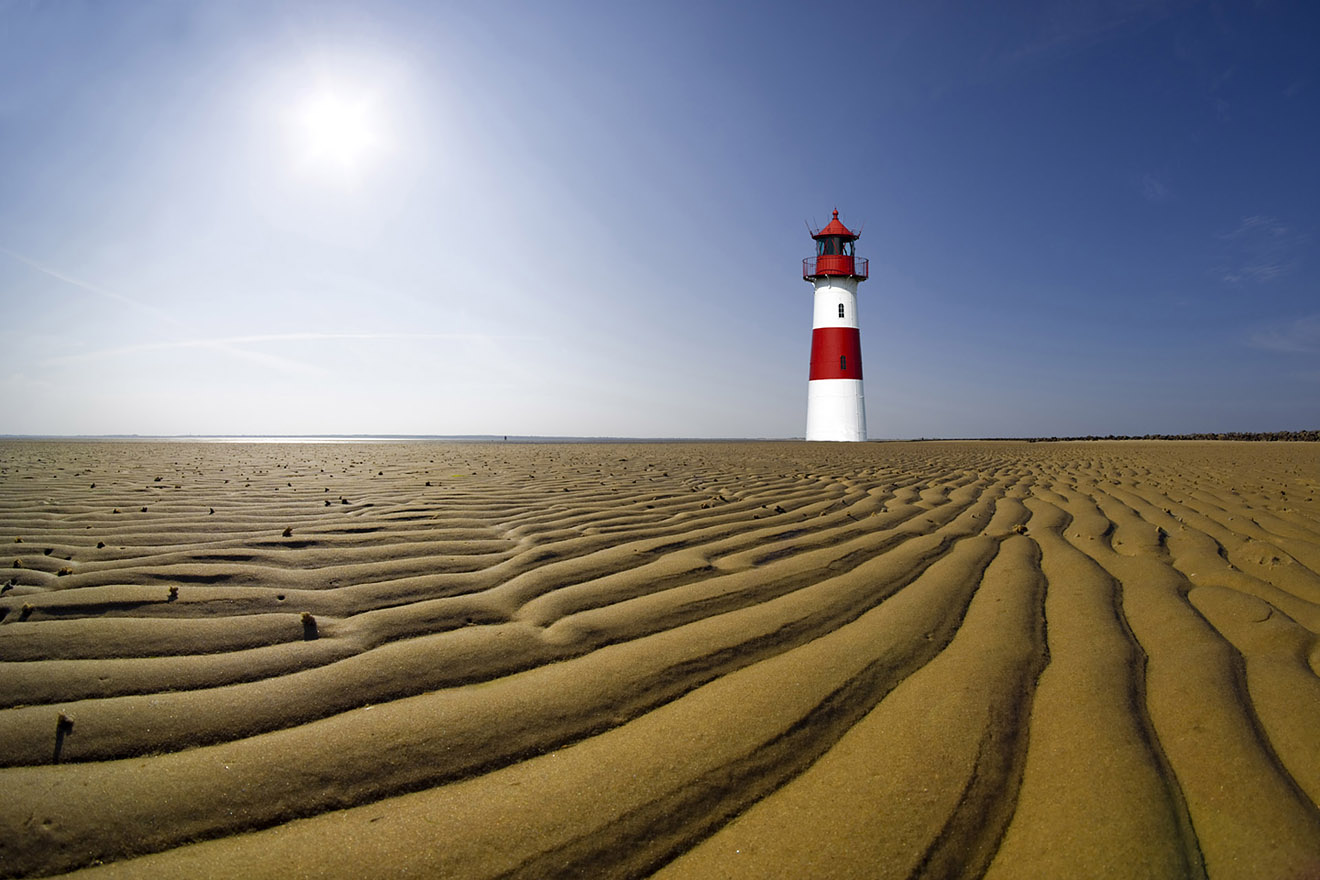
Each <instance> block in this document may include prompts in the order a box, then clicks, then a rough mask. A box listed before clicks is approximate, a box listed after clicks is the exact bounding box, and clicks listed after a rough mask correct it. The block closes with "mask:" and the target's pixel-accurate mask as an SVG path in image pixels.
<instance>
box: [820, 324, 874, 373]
mask: <svg viewBox="0 0 1320 880" xmlns="http://www.w3.org/2000/svg"><path fill="white" fill-rule="evenodd" d="M811 378H812V379H860V378H862V336H861V334H860V333H859V332H857V328H856V327H817V328H816V329H814V330H812V331H811Z"/></svg>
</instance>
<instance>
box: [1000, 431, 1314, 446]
mask: <svg viewBox="0 0 1320 880" xmlns="http://www.w3.org/2000/svg"><path fill="white" fill-rule="evenodd" d="M986 439H994V440H1024V441H1026V442H1027V443H1053V442H1056V441H1061V440H1266V441H1275V440H1300V441H1304V442H1308V443H1315V442H1320V430H1315V431H1228V432H1224V433H1219V434H1140V435H1137V434H1107V435H1105V436H1103V437H1100V436H1097V435H1094V434H1088V435H1087V436H1085V437H994V438H986Z"/></svg>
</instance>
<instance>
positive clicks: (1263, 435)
mask: <svg viewBox="0 0 1320 880" xmlns="http://www.w3.org/2000/svg"><path fill="white" fill-rule="evenodd" d="M14 440H20V441H22V440H60V441H127V442H147V443H155V442H183V443H802V442H805V441H804V440H803V439H802V438H801V437H557V436H538V435H514V434H509V435H507V436H505V435H502V434H0V441H14ZM969 440H974V441H978V442H996V441H997V442H1004V443H1063V442H1073V443H1076V442H1085V441H1096V440H1236V441H1249V442H1279V441H1284V442H1303V443H1315V442H1320V429H1317V430H1305V431H1223V432H1217V433H1200V434H1105V435H1099V434H1087V435H1084V436H1069V437H912V438H898V437H886V438H877V439H873V440H868V441H866V442H868V443H926V442H930V443H938V442H962V441H969Z"/></svg>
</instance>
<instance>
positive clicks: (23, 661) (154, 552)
mask: <svg viewBox="0 0 1320 880" xmlns="http://www.w3.org/2000/svg"><path fill="white" fill-rule="evenodd" d="M1317 498H1320V444H1294V443H1196V442H1148V443H1142V442H1112V443H1106V442H1095V443H1057V444H1053V443H1052V444H1044V443H1042V444H1025V443H919V444H918V443H912V444H898V443H893V444H878V443H872V444H855V445H825V444H805V443H723V444H721V443H709V444H665V443H662V444H617V445H614V444H599V445H589V444H564V445H555V444H544V445H503V444H489V445H482V444H469V445H459V444H415V445H408V444H351V445H310V444H309V445H242V444H203V443H193V444H189V443H101V442H86V443H38V442H21V443H20V442H15V443H6V444H2V445H0V541H3V542H4V544H3V546H4V547H5V548H7V552H8V554H9V555H8V557H0V564H3V565H4V566H5V568H6V572H7V574H6V576H5V577H4V579H3V582H4V583H5V584H6V586H5V587H4V588H3V595H2V596H0V615H3V616H2V617H0V874H3V875H4V876H39V875H44V874H50V873H57V872H61V871H70V870H74V869H80V868H86V869H88V870H87V872H86V873H87V875H88V876H133V877H138V876H172V877H208V876H216V877H232V876H267V877H295V876H342V877H355V878H356V877H396V876H402V875H405V874H406V875H408V876H455V877H488V876H515V877H529V878H531V877H550V876H581V875H588V876H646V875H649V874H652V873H656V874H657V876H662V877H666V878H686V877H734V876H739V877H741V876H745V877H762V876H785V877H823V876H839V877H858V876H867V877H896V878H904V877H913V876H932V877H957V876H981V875H986V876H989V877H994V878H1017V877H1083V876H1099V877H1123V878H1127V877H1197V876H1205V875H1208V876H1210V877H1214V878H1220V877H1225V878H1229V877H1242V878H1262V877H1266V878H1275V877H1279V878H1282V877H1313V878H1314V877H1320V808H1317V802H1318V801H1320V677H1318V676H1317V673H1318V672H1320V647H1318V643H1317V633H1320V501H1317Z"/></svg>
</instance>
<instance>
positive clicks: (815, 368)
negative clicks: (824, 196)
mask: <svg viewBox="0 0 1320 880" xmlns="http://www.w3.org/2000/svg"><path fill="white" fill-rule="evenodd" d="M811 237H812V238H814V239H815V240H816V256H814V257H807V258H806V259H805V260H803V261H802V278H803V280H804V281H810V282H811V283H812V285H813V286H814V287H815V288H816V302H815V307H814V309H813V311H812V316H813V317H812V322H811V378H810V380H809V381H808V382H807V439H808V440H865V439H866V401H865V399H864V398H863V397H862V337H861V333H860V331H859V330H858V325H857V285H858V284H859V283H861V282H863V281H865V280H866V268H867V263H866V260H865V259H864V258H859V257H858V256H856V254H855V253H854V244H853V243H854V242H855V241H857V238H858V236H857V234H856V233H854V232H851V231H849V229H848V227H847V226H844V225H843V224H842V223H840V222H839V211H838V209H837V208H836V209H835V210H834V219H832V220H830V222H829V225H828V226H826V227H825V228H824V229H822V230H821V231H820V232H817V233H814V234H813V235H812V236H811Z"/></svg>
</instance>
